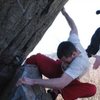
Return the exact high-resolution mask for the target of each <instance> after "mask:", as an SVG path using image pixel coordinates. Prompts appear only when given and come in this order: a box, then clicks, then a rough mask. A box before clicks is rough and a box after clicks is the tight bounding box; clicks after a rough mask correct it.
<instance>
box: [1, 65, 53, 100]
mask: <svg viewBox="0 0 100 100" xmlns="http://www.w3.org/2000/svg"><path fill="white" fill-rule="evenodd" d="M24 76H26V77H29V78H31V79H35V78H38V79H40V78H42V76H41V75H40V73H39V71H38V68H37V66H36V65H30V64H27V65H24V66H22V67H21V68H20V69H19V70H18V71H17V73H16V75H15V77H14V80H13V81H12V82H11V84H10V85H9V86H8V87H9V88H7V90H6V91H5V94H4V95H3V97H2V100H52V98H51V96H50V94H48V93H46V90H45V88H43V87H41V86H39V85H34V86H29V85H21V86H18V87H17V86H16V82H17V80H18V79H19V78H20V77H24Z"/></svg>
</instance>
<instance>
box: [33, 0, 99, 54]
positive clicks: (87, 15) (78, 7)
mask: <svg viewBox="0 0 100 100" xmlns="http://www.w3.org/2000/svg"><path fill="white" fill-rule="evenodd" d="M65 9H66V11H67V12H68V13H69V15H70V16H71V17H72V18H73V20H74V21H75V23H76V25H77V28H78V33H79V38H80V41H81V44H82V45H83V47H84V48H86V47H87V46H88V44H89V43H90V39H91V36H92V35H93V33H94V32H95V30H96V29H97V27H99V26H100V15H96V10H99V9H100V0H69V1H68V2H67V3H66V5H65ZM69 31H70V28H69V26H68V24H67V22H66V20H65V18H64V17H63V16H62V14H61V13H59V14H58V16H57V17H56V19H55V21H54V22H53V24H52V25H51V27H50V28H49V29H48V30H47V32H46V33H45V35H44V37H43V38H42V40H41V41H40V42H39V43H38V45H37V46H36V48H35V49H34V50H33V52H32V54H36V53H38V52H40V53H43V54H51V53H54V52H56V50H57V46H58V45H59V43H60V42H62V41H63V40H67V38H68V35H69Z"/></svg>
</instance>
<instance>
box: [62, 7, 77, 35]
mask: <svg viewBox="0 0 100 100" xmlns="http://www.w3.org/2000/svg"><path fill="white" fill-rule="evenodd" d="M61 12H62V14H63V15H64V16H65V18H66V20H67V22H68V24H69V26H70V28H71V31H70V33H76V34H77V35H78V31H77V27H76V25H75V23H74V21H73V19H72V18H71V17H70V16H69V15H68V14H67V12H66V11H65V8H63V9H62V10H61Z"/></svg>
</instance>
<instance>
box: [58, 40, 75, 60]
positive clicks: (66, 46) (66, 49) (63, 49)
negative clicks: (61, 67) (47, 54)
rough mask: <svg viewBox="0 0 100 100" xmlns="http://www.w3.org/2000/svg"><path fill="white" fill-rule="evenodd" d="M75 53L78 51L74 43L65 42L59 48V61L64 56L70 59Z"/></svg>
mask: <svg viewBox="0 0 100 100" xmlns="http://www.w3.org/2000/svg"><path fill="white" fill-rule="evenodd" d="M74 51H76V48H75V46H74V44H73V43H71V42H70V41H63V42H61V43H60V44H59V46H58V48H57V56H58V58H59V59H61V58H62V57H63V56H65V57H69V56H71V55H72V53H73V52H74Z"/></svg>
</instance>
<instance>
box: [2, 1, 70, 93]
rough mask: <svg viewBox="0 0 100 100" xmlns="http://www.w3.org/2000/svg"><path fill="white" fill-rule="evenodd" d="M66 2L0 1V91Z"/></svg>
mask: <svg viewBox="0 0 100 100" xmlns="http://www.w3.org/2000/svg"><path fill="white" fill-rule="evenodd" d="M67 1H68V0H0V92H1V91H2V90H5V86H7V85H8V83H9V81H10V80H11V79H12V78H13V76H14V74H15V72H16V69H17V68H18V66H20V65H21V64H22V62H23V61H24V59H25V58H26V56H27V55H28V54H29V53H30V52H31V51H32V50H33V49H34V47H35V46H36V45H37V43H38V42H39V41H40V40H41V38H42V36H43V35H44V34H45V32H46V30H47V29H48V28H49V27H50V25H51V24H52V23H53V21H54V19H55V18H56V16H57V14H58V13H59V12H60V10H61V8H62V7H63V6H64V4H66V2H67ZM0 95H2V93H1V94H0Z"/></svg>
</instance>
